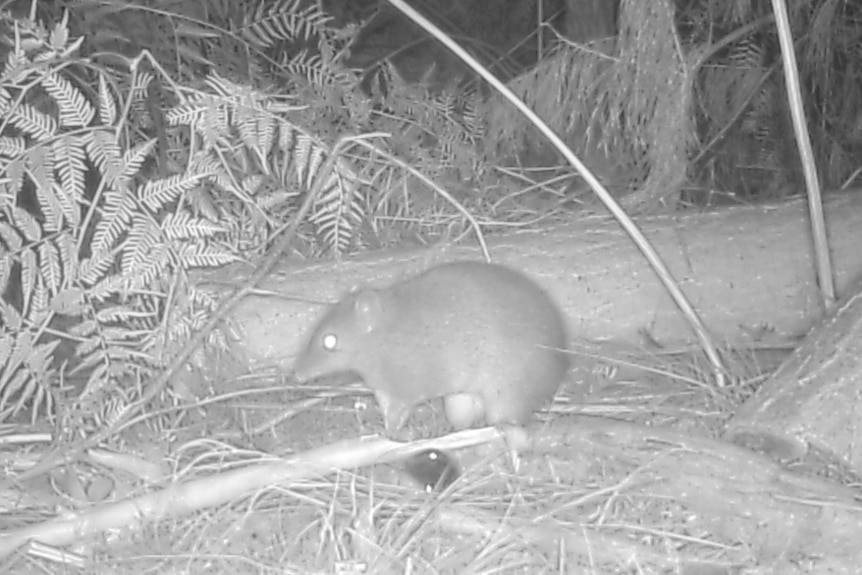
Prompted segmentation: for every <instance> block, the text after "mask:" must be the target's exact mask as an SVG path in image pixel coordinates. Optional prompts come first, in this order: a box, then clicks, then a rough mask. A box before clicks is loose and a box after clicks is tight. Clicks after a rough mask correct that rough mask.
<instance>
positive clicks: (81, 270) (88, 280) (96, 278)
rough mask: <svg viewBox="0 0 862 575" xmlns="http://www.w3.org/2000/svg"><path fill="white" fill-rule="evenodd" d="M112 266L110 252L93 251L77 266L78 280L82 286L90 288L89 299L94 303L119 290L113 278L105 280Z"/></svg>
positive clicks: (112, 259)
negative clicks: (93, 300)
mask: <svg viewBox="0 0 862 575" xmlns="http://www.w3.org/2000/svg"><path fill="white" fill-rule="evenodd" d="M113 265H114V257H113V255H112V253H111V251H110V250H100V249H94V250H93V254H92V255H91V256H90V257H89V258H84V259H82V260H81V263H80V265H79V266H78V278H79V279H80V281H81V282H82V283H83V284H84V285H87V286H90V297H92V298H93V299H95V300H96V301H102V300H104V299H106V298H107V297H108V296H110V295H111V294H113V293H115V292H116V291H117V290H118V288H119V283H118V282H116V280H115V279H113V276H111V277H108V278H105V276H106V274H107V273H108V271H109V270H110V269H111V266H113ZM100 280H101V281H100ZM100 287H101V289H98V288H100Z"/></svg>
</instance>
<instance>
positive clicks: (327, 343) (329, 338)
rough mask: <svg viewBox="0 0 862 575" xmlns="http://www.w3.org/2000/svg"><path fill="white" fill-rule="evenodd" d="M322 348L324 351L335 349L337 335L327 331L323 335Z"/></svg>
mask: <svg viewBox="0 0 862 575" xmlns="http://www.w3.org/2000/svg"><path fill="white" fill-rule="evenodd" d="M321 342H322V343H323V349H325V350H326V351H335V348H336V347H338V336H337V335H335V334H334V333H327V334H326V335H324V336H323V340H321Z"/></svg>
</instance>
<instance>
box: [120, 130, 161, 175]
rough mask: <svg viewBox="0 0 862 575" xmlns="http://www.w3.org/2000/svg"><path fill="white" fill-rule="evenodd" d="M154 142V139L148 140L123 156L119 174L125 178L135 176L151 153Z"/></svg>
mask: <svg viewBox="0 0 862 575" xmlns="http://www.w3.org/2000/svg"><path fill="white" fill-rule="evenodd" d="M156 141H157V140H156V139H155V138H150V139H149V140H146V141H145V142H141V143H140V144H138V145H136V146H135V147H134V148H132V149H131V150H128V151H127V152H126V153H125V154H123V160H122V165H123V168H122V172H121V174H122V175H123V176H126V177H132V176H134V175H135V174H137V173H138V172H139V171H140V169H141V165H143V163H144V161H145V160H146V159H147V158H148V157H149V155H150V153H151V152H152V151H153V148H154V147H155V145H156Z"/></svg>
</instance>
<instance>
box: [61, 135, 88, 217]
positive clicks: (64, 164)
mask: <svg viewBox="0 0 862 575" xmlns="http://www.w3.org/2000/svg"><path fill="white" fill-rule="evenodd" d="M53 147H54V150H53V152H54V158H55V160H54V165H55V167H56V169H57V173H58V174H59V176H60V184H61V185H62V188H63V191H64V192H65V193H66V194H68V195H69V196H70V200H71V202H73V203H79V202H81V201H83V199H84V176H85V174H86V172H87V165H86V158H87V150H86V148H85V146H84V141H83V140H82V139H81V138H78V137H76V136H73V135H71V134H64V135H62V136H60V137H59V138H57V139H56V140H55V141H54V144H53ZM67 209H68V210H70V211H71V212H72V213H68V212H67V213H65V216H66V218H67V219H68V220H69V221H70V222H72V224H73V225H75V226H77V225H78V224H80V217H79V210H78V209H77V206H72V205H70V206H68V207H67Z"/></svg>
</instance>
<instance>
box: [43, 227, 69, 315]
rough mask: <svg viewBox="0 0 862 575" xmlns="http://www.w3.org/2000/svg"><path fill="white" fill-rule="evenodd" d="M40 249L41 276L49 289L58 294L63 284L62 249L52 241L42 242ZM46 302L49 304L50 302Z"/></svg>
mask: <svg viewBox="0 0 862 575" xmlns="http://www.w3.org/2000/svg"><path fill="white" fill-rule="evenodd" d="M38 249H39V263H40V266H39V267H40V270H39V271H40V272H41V274H40V275H41V278H42V280H43V281H44V282H45V283H46V287H47V289H48V291H49V292H50V293H52V294H56V293H57V292H59V291H60V288H61V286H62V285H63V274H62V272H61V269H60V268H61V267H62V266H61V264H60V251H59V250H58V249H57V247H56V246H55V245H54V244H53V242H50V241H47V242H42V243H40V244H39V247H38ZM45 303H46V304H47V303H48V302H45ZM46 307H47V305H46Z"/></svg>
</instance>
